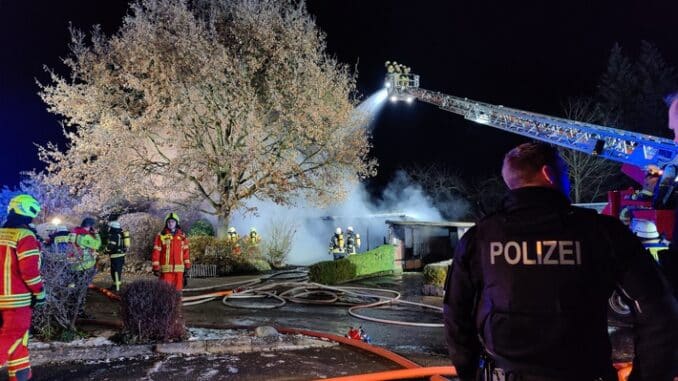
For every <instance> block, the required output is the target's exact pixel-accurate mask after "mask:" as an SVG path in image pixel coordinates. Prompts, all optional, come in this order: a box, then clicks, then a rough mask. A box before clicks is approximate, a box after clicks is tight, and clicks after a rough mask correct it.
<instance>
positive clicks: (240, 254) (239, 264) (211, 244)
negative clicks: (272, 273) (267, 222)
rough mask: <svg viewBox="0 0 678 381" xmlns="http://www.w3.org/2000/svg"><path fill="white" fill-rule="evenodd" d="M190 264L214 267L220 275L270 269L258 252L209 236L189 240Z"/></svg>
mask: <svg viewBox="0 0 678 381" xmlns="http://www.w3.org/2000/svg"><path fill="white" fill-rule="evenodd" d="M189 245H190V251H191V262H192V263H196V264H204V265H216V266H217V272H218V273H219V274H220V275H225V274H231V273H252V272H262V271H268V270H270V269H271V266H270V265H269V264H268V262H267V261H266V259H264V258H263V257H262V256H261V254H259V251H258V250H257V249H256V248H255V247H252V246H250V245H247V244H245V243H244V242H242V241H241V242H240V246H238V247H236V246H235V245H233V244H232V243H231V242H229V241H227V240H226V239H219V238H216V237H209V236H195V237H191V238H190V239H189Z"/></svg>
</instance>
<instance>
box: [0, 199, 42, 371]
mask: <svg viewBox="0 0 678 381" xmlns="http://www.w3.org/2000/svg"><path fill="white" fill-rule="evenodd" d="M7 212H8V215H7V221H6V222H5V224H4V226H3V227H2V228H0V264H1V265H0V274H2V279H4V281H3V282H0V316H1V317H2V319H1V320H0V324H1V327H0V367H2V366H5V365H7V371H8V373H9V380H10V381H15V380H21V381H23V380H28V379H30V378H31V364H30V359H29V353H28V330H29V328H30V326H31V313H32V308H33V307H35V306H38V305H41V304H43V303H44V302H45V292H44V290H43V282H42V278H41V276H40V249H39V244H38V240H37V239H36V238H35V234H34V233H33V232H32V231H31V230H30V229H29V227H28V224H29V223H30V222H31V220H32V219H33V218H35V217H36V216H37V215H38V213H39V212H40V204H39V203H38V201H37V200H36V199H35V198H33V196H30V195H28V194H20V195H18V196H15V197H14V198H12V199H11V200H10V202H9V206H8V208H7Z"/></svg>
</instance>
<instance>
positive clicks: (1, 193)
mask: <svg viewBox="0 0 678 381" xmlns="http://www.w3.org/2000/svg"><path fill="white" fill-rule="evenodd" d="M22 193H27V194H30V195H31V196H33V197H35V198H36V199H37V200H38V201H39V202H40V207H41V209H42V210H41V211H40V214H39V215H38V217H37V218H36V219H35V221H33V222H35V223H38V224H39V223H43V222H46V221H47V220H48V219H49V218H50V217H54V216H57V215H65V214H69V213H70V212H71V211H72V209H73V207H74V206H75V205H76V200H74V199H73V198H72V197H71V196H70V194H69V192H68V189H66V188H65V187H63V186H60V185H54V184H52V183H51V182H49V181H47V178H46V176H45V174H44V173H42V172H35V171H28V172H23V173H22V174H21V182H20V183H19V186H18V187H15V188H10V187H8V186H6V185H5V186H3V187H2V188H1V189H0V224H1V223H4V221H5V219H6V218H7V206H8V205H9V201H10V200H11V199H12V197H14V196H16V195H19V194H22Z"/></svg>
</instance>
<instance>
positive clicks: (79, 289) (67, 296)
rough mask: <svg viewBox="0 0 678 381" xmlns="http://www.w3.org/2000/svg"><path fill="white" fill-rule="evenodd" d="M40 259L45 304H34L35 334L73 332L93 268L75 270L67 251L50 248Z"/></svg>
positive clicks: (50, 335)
mask: <svg viewBox="0 0 678 381" xmlns="http://www.w3.org/2000/svg"><path fill="white" fill-rule="evenodd" d="M41 262H42V263H41V269H40V273H41V274H42V279H43V284H44V289H45V294H46V295H45V304H44V305H42V306H39V307H37V308H35V310H34V311H33V321H32V323H33V330H34V332H35V333H36V335H37V336H38V337H41V338H43V339H45V340H52V339H55V338H59V337H64V335H65V336H68V335H69V333H74V332H75V330H76V328H75V320H76V319H77V318H78V312H79V311H80V310H81V309H82V308H83V305H84V303H85V298H86V296H87V287H88V286H89V284H90V282H91V281H92V278H93V277H94V274H95V270H94V269H93V268H92V269H89V270H86V271H75V270H73V269H72V266H73V262H71V261H69V260H67V254H66V253H60V252H54V251H52V250H50V249H46V250H43V255H42V258H41Z"/></svg>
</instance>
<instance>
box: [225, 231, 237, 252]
mask: <svg viewBox="0 0 678 381" xmlns="http://www.w3.org/2000/svg"><path fill="white" fill-rule="evenodd" d="M226 242H228V244H229V246H231V252H232V253H233V254H234V255H239V254H240V234H238V232H237V231H236V230H235V228H234V227H233V226H231V227H229V228H228V230H227V231H226Z"/></svg>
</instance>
